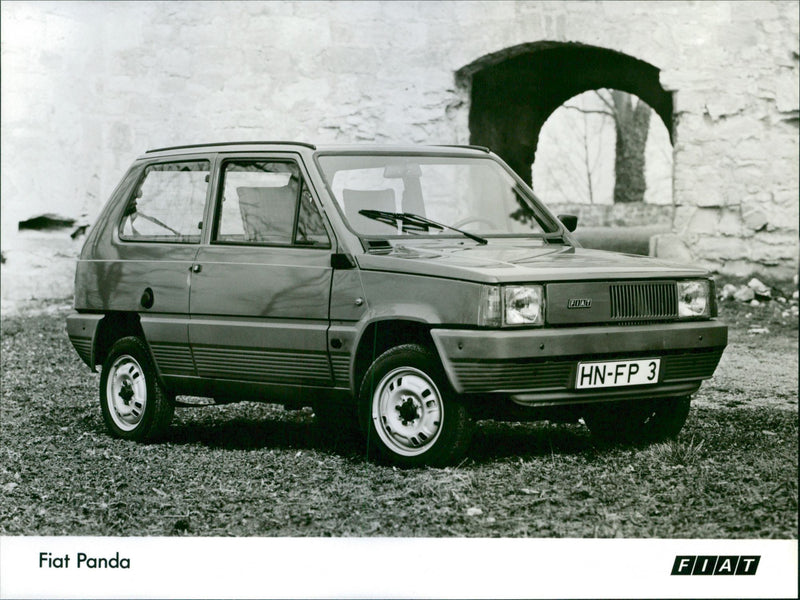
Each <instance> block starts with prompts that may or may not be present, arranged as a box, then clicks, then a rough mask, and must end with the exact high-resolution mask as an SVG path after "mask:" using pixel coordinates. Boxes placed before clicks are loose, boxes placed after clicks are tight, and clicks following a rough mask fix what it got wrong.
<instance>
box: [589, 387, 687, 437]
mask: <svg viewBox="0 0 800 600" xmlns="http://www.w3.org/2000/svg"><path fill="white" fill-rule="evenodd" d="M690 401H691V400H690V398H689V396H680V397H677V398H652V399H648V400H635V401H625V402H615V403H613V404H609V405H606V404H600V405H596V406H593V407H591V409H587V412H586V414H585V415H584V420H585V421H586V425H587V426H588V427H589V430H590V431H591V432H592V435H593V436H594V437H595V438H596V439H597V440H598V441H601V442H604V443H613V442H623V443H641V442H646V443H647V442H660V441H663V440H666V439H669V438H673V437H675V436H677V435H678V433H679V432H680V430H681V428H682V427H683V424H684V423H685V422H686V417H687V416H688V414H689V404H690Z"/></svg>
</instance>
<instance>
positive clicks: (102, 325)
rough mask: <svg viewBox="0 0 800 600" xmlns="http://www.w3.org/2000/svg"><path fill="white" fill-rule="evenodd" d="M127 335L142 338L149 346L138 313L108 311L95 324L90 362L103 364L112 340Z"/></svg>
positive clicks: (112, 343) (112, 342) (114, 340)
mask: <svg viewBox="0 0 800 600" xmlns="http://www.w3.org/2000/svg"><path fill="white" fill-rule="evenodd" d="M127 336H136V337H140V338H142V340H143V341H144V343H145V345H146V346H148V348H149V345H148V344H147V340H146V339H145V337H144V330H143V329H142V323H141V321H140V319H139V315H138V313H134V312H110V313H108V314H106V316H105V317H103V318H102V319H101V320H100V322H99V323H98V324H97V331H96V332H95V336H94V345H93V349H92V357H93V358H92V362H94V364H95V365H101V364H103V362H104V361H105V359H106V356H108V352H109V350H111V347H112V346H113V345H114V342H116V341H117V340H119V339H121V338H124V337H127Z"/></svg>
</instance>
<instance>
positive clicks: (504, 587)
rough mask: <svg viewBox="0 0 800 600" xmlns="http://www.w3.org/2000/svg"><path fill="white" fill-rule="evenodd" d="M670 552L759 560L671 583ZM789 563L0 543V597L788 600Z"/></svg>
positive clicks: (204, 544) (654, 545) (787, 552)
mask: <svg viewBox="0 0 800 600" xmlns="http://www.w3.org/2000/svg"><path fill="white" fill-rule="evenodd" d="M40 552H50V553H51V555H52V556H63V555H65V554H69V555H70V556H71V561H70V566H69V568H64V569H56V568H46V567H40V566H39V553H40ZM79 552H83V553H84V554H86V555H87V556H92V555H94V556H114V555H115V553H117V552H119V555H120V557H127V558H128V559H129V560H130V565H131V566H130V569H88V568H86V567H85V566H83V567H82V568H76V566H75V561H76V556H77V554H78V553H79ZM677 555H760V556H761V561H760V564H759V566H758V571H757V573H756V574H755V575H753V576H741V575H740V576H673V575H671V574H670V572H671V569H672V565H673V563H674V560H675V557H676V556H677ZM797 559H798V553H797V541H796V540H689V539H687V540H675V539H670V540H651V539H648V540H636V539H505V538H504V539H474V538H439V539H437V538H422V539H420V538H416V539H401V538H188V537H178V538H157V537H141V538H111V537H0V598H87V599H88V598H290V597H303V598H333V597H335V598H363V597H382V598H647V597H660V598H726V597H727V598H797V591H798V588H797V572H798V570H797V569H798V560H797Z"/></svg>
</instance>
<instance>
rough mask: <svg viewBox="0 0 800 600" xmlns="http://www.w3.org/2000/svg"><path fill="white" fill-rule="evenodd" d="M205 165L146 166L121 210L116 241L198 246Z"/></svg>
mask: <svg viewBox="0 0 800 600" xmlns="http://www.w3.org/2000/svg"><path fill="white" fill-rule="evenodd" d="M209 166H210V165H209V162H208V161H192V162H175V163H164V164H155V165H149V166H148V167H147V168H146V169H145V170H144V174H143V176H142V179H141V181H140V183H139V185H138V186H137V188H136V191H135V192H134V194H133V196H132V197H131V199H130V201H129V202H128V205H127V207H126V208H125V214H124V215H123V217H122V222H121V223H120V226H119V236H120V238H122V239H124V240H131V241H149V242H179V243H184V244H197V243H199V242H200V232H201V229H202V227H203V210H204V208H205V204H206V194H207V191H208V173H209Z"/></svg>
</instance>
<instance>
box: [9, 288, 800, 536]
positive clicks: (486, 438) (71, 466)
mask: <svg viewBox="0 0 800 600" xmlns="http://www.w3.org/2000/svg"><path fill="white" fill-rule="evenodd" d="M777 308H778V307H776V306H770V305H764V306H761V307H758V308H757V309H750V308H749V307H747V308H743V307H740V306H737V305H728V304H726V305H724V306H723V318H724V319H725V320H726V321H728V322H729V323H730V324H731V336H730V338H731V343H730V346H729V347H728V349H727V351H726V353H725V355H724V358H723V361H722V363H721V365H720V368H719V370H718V371H717V374H716V375H715V377H714V379H713V380H711V381H710V382H707V383H706V384H704V386H703V387H702V388H701V390H700V392H699V393H698V394H697V395H696V396H695V401H694V403H693V409H692V411H691V413H690V416H689V419H688V421H687V424H686V426H685V428H684V430H683V431H682V432H681V434H680V436H679V437H678V439H677V440H675V441H673V442H669V443H664V444H656V445H652V446H649V447H633V446H620V447H616V448H600V447H596V446H595V445H594V444H593V442H592V440H591V438H590V437H589V435H588V433H587V431H586V428H585V427H583V426H582V425H578V424H576V425H550V424H547V423H541V424H520V423H490V422H484V423H481V424H480V425H479V427H478V431H477V433H476V436H475V440H474V443H473V445H472V447H471V448H470V451H469V455H468V458H467V459H466V460H465V461H464V462H463V463H462V464H461V465H459V466H458V467H457V468H448V469H415V470H399V469H393V468H391V467H385V466H380V465H375V464H371V463H368V462H366V461H365V460H364V458H363V452H362V448H361V447H360V445H359V443H358V441H357V440H355V439H354V438H352V437H348V436H340V435H337V434H336V432H330V431H327V430H325V429H324V428H321V427H320V426H319V425H318V424H317V423H315V420H314V417H313V414H312V413H311V411H309V410H303V411H295V412H287V411H284V410H283V409H282V408H280V407H277V406H274V405H264V404H253V403H241V404H234V405H229V406H222V407H210V408H191V409H182V410H179V411H178V412H177V414H176V419H175V421H174V424H173V426H172V427H171V429H170V432H169V434H168V436H167V439H165V440H164V441H163V442H160V443H154V444H136V443H129V442H125V441H122V440H117V439H114V438H111V437H110V436H109V435H108V434H107V433H106V431H105V429H104V426H103V423H102V420H101V418H100V414H99V412H100V411H99V406H98V400H97V385H98V379H99V377H98V375H97V374H93V373H91V372H90V371H89V370H88V369H87V368H86V366H85V365H83V364H82V363H81V362H80V360H79V359H78V357H77V355H76V353H75V352H74V350H73V349H72V347H71V346H70V344H69V341H68V339H67V337H66V334H65V331H64V317H65V315H66V314H67V312H68V311H69V305H68V302H66V301H61V302H56V303H40V304H39V305H34V306H30V305H29V306H27V307H26V308H25V309H24V310H23V311H22V312H21V313H20V314H18V315H17V316H14V317H10V318H7V316H6V315H5V314H4V315H3V320H2V333H3V335H2V356H1V357H0V358H1V359H2V362H1V363H0V364H1V365H2V382H1V383H2V400H1V401H0V435H1V436H2V444H1V445H0V534H7V535H20V534H21V535H236V536H249V535H258V536H412V537H418V536H478V537H480V536H490V537H491V536H506V537H508V536H511V537H521V536H534V537H685V538H719V537H722V538H724V537H731V538H790V539H794V538H796V537H797V525H798V523H797V464H798V462H797V461H798V459H797V451H798V450H797V383H798V381H797V352H798V343H797V342H798V341H797V319H796V318H789V319H786V318H784V317H783V316H782V313H781V312H780V311H779V310H777ZM765 329H768V330H769V333H748V331H751V330H765Z"/></svg>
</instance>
